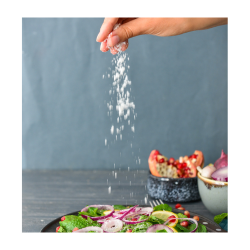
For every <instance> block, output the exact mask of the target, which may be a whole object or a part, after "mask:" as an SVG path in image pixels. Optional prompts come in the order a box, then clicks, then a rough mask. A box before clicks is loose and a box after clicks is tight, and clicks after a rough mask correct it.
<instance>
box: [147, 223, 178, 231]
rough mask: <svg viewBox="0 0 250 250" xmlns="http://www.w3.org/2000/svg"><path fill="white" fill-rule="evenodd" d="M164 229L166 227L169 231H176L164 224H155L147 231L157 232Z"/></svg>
mask: <svg viewBox="0 0 250 250" xmlns="http://www.w3.org/2000/svg"><path fill="white" fill-rule="evenodd" d="M162 229H165V230H166V231H167V232H168V233H174V231H173V230H172V229H171V228H170V227H168V226H166V225H162V224H155V225H153V226H151V227H149V228H148V229H147V232H146V233H155V232H156V231H157V230H162Z"/></svg>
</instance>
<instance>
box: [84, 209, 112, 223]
mask: <svg viewBox="0 0 250 250" xmlns="http://www.w3.org/2000/svg"><path fill="white" fill-rule="evenodd" d="M89 207H97V208H98V209H101V210H111V212H110V213H109V214H107V215H105V216H99V217H91V216H88V215H83V214H81V216H82V217H83V218H85V219H87V218H88V217H90V219H91V220H102V219H106V218H108V217H110V216H111V215H112V214H113V213H114V211H115V210H114V207H112V206H110V205H90V206H87V207H84V208H83V209H82V210H81V212H87V211H88V209H89Z"/></svg>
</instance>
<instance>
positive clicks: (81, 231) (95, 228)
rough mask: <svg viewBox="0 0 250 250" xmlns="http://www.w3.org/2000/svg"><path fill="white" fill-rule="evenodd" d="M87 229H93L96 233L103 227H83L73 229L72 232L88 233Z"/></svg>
mask: <svg viewBox="0 0 250 250" xmlns="http://www.w3.org/2000/svg"><path fill="white" fill-rule="evenodd" d="M89 231H95V232H96V233H103V229H102V228H100V227H85V228H82V229H79V230H77V231H74V232H72V233H88V232H89Z"/></svg>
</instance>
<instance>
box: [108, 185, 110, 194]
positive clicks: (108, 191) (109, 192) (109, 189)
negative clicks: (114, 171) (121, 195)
mask: <svg viewBox="0 0 250 250" xmlns="http://www.w3.org/2000/svg"><path fill="white" fill-rule="evenodd" d="M108 192H109V194H111V186H110V187H109V188H108Z"/></svg>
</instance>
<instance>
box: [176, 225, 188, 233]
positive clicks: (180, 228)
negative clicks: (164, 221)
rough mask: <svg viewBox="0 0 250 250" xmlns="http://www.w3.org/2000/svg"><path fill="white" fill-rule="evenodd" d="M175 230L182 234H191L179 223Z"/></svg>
mask: <svg viewBox="0 0 250 250" xmlns="http://www.w3.org/2000/svg"><path fill="white" fill-rule="evenodd" d="M174 228H175V229H179V230H177V231H178V232H181V233H189V232H190V231H189V229H188V228H186V227H183V226H181V225H180V224H179V223H177V224H176V226H175V227H174Z"/></svg>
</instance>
